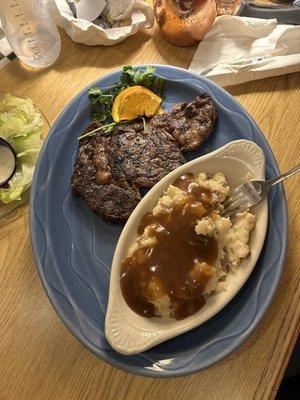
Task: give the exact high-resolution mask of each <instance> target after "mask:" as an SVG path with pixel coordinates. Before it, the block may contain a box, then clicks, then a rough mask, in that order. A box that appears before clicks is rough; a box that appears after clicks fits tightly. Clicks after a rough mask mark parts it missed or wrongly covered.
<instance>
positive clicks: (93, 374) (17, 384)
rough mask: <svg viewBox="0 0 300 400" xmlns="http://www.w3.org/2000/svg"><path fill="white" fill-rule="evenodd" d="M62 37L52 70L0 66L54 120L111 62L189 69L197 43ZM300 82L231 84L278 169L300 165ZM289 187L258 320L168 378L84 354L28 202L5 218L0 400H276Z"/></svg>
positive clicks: (292, 183) (287, 294)
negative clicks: (49, 280) (103, 42)
mask: <svg viewBox="0 0 300 400" xmlns="http://www.w3.org/2000/svg"><path fill="white" fill-rule="evenodd" d="M61 36H62V52H61V56H60V58H59V60H58V61H57V62H56V64H54V65H53V66H52V68H51V69H46V70H36V71H35V70H31V69H26V68H25V67H24V66H23V65H21V64H20V62H19V61H18V60H15V61H13V62H11V63H10V64H9V65H8V66H7V67H5V69H3V70H1V71H0V90H1V91H9V92H11V93H16V94H19V95H20V96H29V97H31V98H32V99H33V101H35V102H36V103H37V104H38V105H39V106H40V107H41V109H42V110H43V111H44V113H45V114H46V116H47V117H48V119H49V121H50V122H51V123H53V122H54V121H55V118H56V117H57V115H58V114H59V113H60V111H61V110H62V108H63V107H65V106H66V105H67V104H68V102H69V101H70V100H71V98H72V97H73V96H74V95H75V94H76V93H77V92H78V91H79V90H81V89H82V88H83V87H84V86H86V85H87V84H89V83H90V82H91V81H93V80H94V79H96V78H98V77H99V76H101V75H103V74H104V73H106V72H108V71H110V70H113V69H115V68H118V67H120V66H122V65H123V64H134V63H162V64H170V65H176V66H180V67H188V66H189V64H190V62H191V59H192V56H193V53H194V51H195V47H194V48H193V47H192V48H176V47H174V46H171V45H169V44H167V43H166V42H165V41H164V40H163V39H162V37H161V36H160V34H159V32H157V29H156V28H154V29H153V30H152V31H143V32H139V33H138V34H136V35H135V36H134V37H131V38H129V39H127V40H125V41H124V42H122V43H120V44H117V45H115V46H113V47H101V46H99V47H87V46H84V45H81V44H75V43H73V42H72V41H71V40H70V39H69V38H68V37H67V36H66V35H65V34H64V33H63V32H61ZM299 86H300V76H299V74H292V75H285V76H280V77H274V78H269V79H264V80H260V81H256V82H249V83H247V84H243V85H239V86H235V87H232V88H229V89H228V90H229V92H230V93H231V94H232V95H233V96H235V97H236V98H237V99H238V101H239V102H240V103H241V104H242V105H243V106H244V107H245V108H246V109H247V110H248V111H249V113H250V114H252V116H253V117H254V119H255V120H256V121H257V123H258V124H259V126H260V127H261V129H262V131H263V132H264V134H265V135H266V137H267V139H268V141H269V143H270V145H271V147H272V149H273V151H274V153H275V156H276V158H277V160H278V163H279V166H280V168H281V169H282V170H286V169H287V168H289V167H292V166H293V165H295V164H296V163H299V145H300V141H299V137H300V136H299V132H300V129H299V128H300V125H299V115H300V96H299V93H300V90H299ZM285 188H286V195H287V201H288V208H289V224H290V225H289V245H288V250H287V258H286V263H285V268H284V272H283V276H282V279H281V281H280V285H279V289H278V291H277V294H276V296H275V298H274V301H273V303H272V305H271V307H270V309H269V310H268V312H267V313H266V315H265V317H264V318H263V321H262V322H261V324H260V325H259V327H258V328H257V329H256V330H255V332H254V333H253V334H252V335H251V336H250V338H249V339H248V340H247V341H246V342H245V343H244V344H243V345H242V346H240V347H239V348H238V349H237V350H236V351H235V352H234V353H233V354H231V355H230V356H229V357H228V358H226V359H225V360H224V361H223V362H221V363H219V364H217V365H215V366H213V367H211V368H209V369H207V370H205V371H203V372H200V373H197V374H193V375H190V376H187V377H183V378H174V379H168V380H165V379H150V378H143V377H138V376H135V375H132V374H128V373H125V372H123V371H121V370H118V369H116V368H114V367H112V366H110V365H109V364H106V363H105V362H103V361H101V360H100V359H98V358H96V357H95V356H94V355H92V354H91V353H89V352H88V351H87V350H86V349H85V348H84V347H83V346H82V345H81V344H80V343H79V342H78V341H77V340H76V339H75V338H74V337H73V336H72V334H71V333H70V332H69V331H68V330H67V329H66V328H65V326H64V325H63V324H62V323H61V321H60V320H59V318H58V317H57V315H56V314H55V312H54V310H53V308H52V306H51V305H50V302H49V300H48V298H47V296H46V294H45V292H44V290H43V287H42V284H41V282H40V280H39V277H38V273H37V271H36V268H35V264H34V260H33V256H32V251H31V245H30V236H29V227H28V204H25V205H23V206H22V207H20V208H19V210H18V211H17V212H15V213H13V214H11V215H10V216H9V217H7V218H5V219H4V220H2V221H1V222H0V296H1V301H0V399H1V400H17V399H22V400H23V399H34V400H35V399H38V400H39V399H43V400H44V399H45V400H46V399H51V400H54V399H59V400H65V399H66V400H68V399H72V400H76V399H80V400H82V399H101V400H113V399H117V400H119V399H129V400H131V399H135V400H139V399H145V400H146V399H147V400H148V399H149V400H150V399H151V400H159V399H165V400H169V399H175V400H179V399H180V400H196V399H197V400H199V399H200V400H202V399H204V400H206V399H212V400H221V399H230V400H250V399H255V400H258V399H273V398H274V397H275V394H276V391H277V389H278V386H279V384H280V381H281V378H282V375H283V373H284V370H285V367H286V365H287V362H288V359H289V356H290V354H291V351H292V348H293V345H294V343H295V340H296V338H297V335H298V333H299V317H300V308H299V294H300V289H299V276H300V259H299V254H300V246H299V237H300V235H299V233H300V232H299V194H300V193H299V176H298V177H296V178H294V179H290V180H288V181H287V182H286V183H285ZM297 239H298V240H297Z"/></svg>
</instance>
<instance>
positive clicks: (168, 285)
mask: <svg viewBox="0 0 300 400" xmlns="http://www.w3.org/2000/svg"><path fill="white" fill-rule="evenodd" d="M173 186H176V187H178V188H180V189H181V190H183V191H184V193H185V196H184V200H183V201H182V202H180V203H178V204H176V205H175V206H173V207H172V208H171V207H170V208H166V209H165V212H164V213H161V214H159V215H157V216H154V215H153V213H152V212H148V213H146V214H145V215H144V216H143V218H142V220H141V222H140V224H139V226H138V234H142V233H143V232H144V229H145V228H146V227H148V233H149V235H150V236H151V237H154V238H155V239H156V244H155V245H153V246H152V247H139V248H138V249H137V250H135V251H134V252H133V253H132V254H131V255H130V256H128V257H127V258H125V259H124V261H123V262H122V265H121V277H120V279H121V289H122V294H123V296H124V299H125V301H126V303H127V304H128V306H129V307H130V308H131V309H132V310H133V311H135V312H136V313H137V314H139V315H142V316H144V317H148V318H150V317H153V316H155V307H154V305H153V303H152V302H151V301H157V300H160V299H162V298H163V297H164V296H166V295H167V296H169V298H170V302H171V309H172V315H173V317H174V318H175V319H177V320H180V319H183V318H186V317H188V316H189V315H192V314H194V313H196V312H197V311H198V310H199V309H200V308H201V307H203V306H204V304H205V299H204V296H203V294H202V293H203V290H204V288H205V286H206V283H207V282H208V280H209V279H210V277H211V276H212V268H211V266H212V265H213V264H214V262H215V261H216V259H217V256H218V243H217V240H216V239H215V238H212V237H209V236H206V235H197V234H196V232H195V226H196V224H197V221H198V220H199V219H201V218H203V217H205V216H209V215H211V214H212V213H213V210H214V209H213V206H212V193H211V191H210V190H209V189H207V188H204V187H203V186H201V185H200V184H199V183H198V182H197V181H196V180H195V177H194V175H193V174H191V173H188V174H185V175H182V176H180V177H179V178H178V179H176V181H175V182H174V183H173ZM203 262H204V263H206V264H203ZM201 263H202V264H201Z"/></svg>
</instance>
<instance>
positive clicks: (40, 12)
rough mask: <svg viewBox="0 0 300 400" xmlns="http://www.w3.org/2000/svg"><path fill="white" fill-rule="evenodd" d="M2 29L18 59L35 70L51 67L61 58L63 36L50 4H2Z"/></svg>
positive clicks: (38, 0) (39, 0)
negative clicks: (49, 9)
mask: <svg viewBox="0 0 300 400" xmlns="http://www.w3.org/2000/svg"><path fill="white" fill-rule="evenodd" d="M0 18H1V24H2V29H3V31H4V34H5V36H6V38H7V40H8V41H9V43H10V45H11V47H12V49H13V51H14V52H15V54H16V55H17V57H18V58H19V59H20V60H21V61H23V62H24V63H25V64H27V65H30V66H31V67H48V66H49V65H51V64H53V63H54V61H55V60H56V59H57V58H58V56H59V53H60V48H61V41H60V36H59V32H58V30H57V27H56V25H55V23H54V22H53V20H52V19H51V17H50V14H49V11H48V9H47V1H46V0H0Z"/></svg>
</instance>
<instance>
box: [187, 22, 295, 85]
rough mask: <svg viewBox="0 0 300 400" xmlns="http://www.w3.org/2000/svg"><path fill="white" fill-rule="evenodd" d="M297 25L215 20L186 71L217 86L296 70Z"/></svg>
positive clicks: (235, 83)
mask: <svg viewBox="0 0 300 400" xmlns="http://www.w3.org/2000/svg"><path fill="white" fill-rule="evenodd" d="M299 38H300V26H292V25H280V24H278V23H277V20H276V19H272V20H270V19H259V18H246V17H238V16H222V17H219V18H218V19H217V20H216V22H215V24H214V26H213V28H212V29H211V31H210V32H209V33H208V34H207V35H206V36H205V37H204V39H203V40H202V42H201V43H200V44H199V46H198V49H197V50H196V53H195V55H194V58H193V61H192V63H191V65H190V67H189V69H191V70H194V71H197V72H199V73H200V74H201V75H203V76H206V77H207V78H209V79H210V80H212V81H214V82H216V83H218V84H219V85H220V86H230V85H237V84H239V83H244V82H248V81H253V80H256V79H262V78H267V77H270V76H275V75H283V74H288V73H292V72H297V71H300V40H299Z"/></svg>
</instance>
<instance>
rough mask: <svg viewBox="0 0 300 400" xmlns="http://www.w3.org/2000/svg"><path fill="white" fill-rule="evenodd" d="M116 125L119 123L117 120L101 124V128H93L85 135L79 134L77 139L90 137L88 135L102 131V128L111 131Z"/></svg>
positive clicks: (107, 131) (106, 131)
mask: <svg viewBox="0 0 300 400" xmlns="http://www.w3.org/2000/svg"><path fill="white" fill-rule="evenodd" d="M116 125H117V123H116V122H112V123H110V124H106V125H102V126H99V128H96V129H93V130H92V131H90V132H87V133H84V134H83V135H81V136H79V137H78V138H77V139H78V140H80V139H83V138H85V137H88V136H93V135H94V134H95V133H96V132H98V131H101V130H103V131H104V132H105V133H109V132H111V131H112V130H113V129H114V127H115V126H116Z"/></svg>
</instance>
